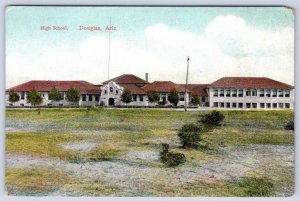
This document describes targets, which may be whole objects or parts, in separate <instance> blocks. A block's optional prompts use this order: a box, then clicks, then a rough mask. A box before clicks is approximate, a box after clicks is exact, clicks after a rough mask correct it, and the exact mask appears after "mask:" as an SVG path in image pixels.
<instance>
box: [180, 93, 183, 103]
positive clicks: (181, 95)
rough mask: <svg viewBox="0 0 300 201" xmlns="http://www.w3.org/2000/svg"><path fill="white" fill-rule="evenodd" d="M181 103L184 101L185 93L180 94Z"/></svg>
mask: <svg viewBox="0 0 300 201" xmlns="http://www.w3.org/2000/svg"><path fill="white" fill-rule="evenodd" d="M179 101H184V94H183V93H180V94H179Z"/></svg>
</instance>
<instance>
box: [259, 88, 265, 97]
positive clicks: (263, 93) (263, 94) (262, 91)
mask: <svg viewBox="0 0 300 201" xmlns="http://www.w3.org/2000/svg"><path fill="white" fill-rule="evenodd" d="M264 96H265V90H264V89H260V90H259V97H264Z"/></svg>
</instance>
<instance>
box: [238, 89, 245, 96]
mask: <svg viewBox="0 0 300 201" xmlns="http://www.w3.org/2000/svg"><path fill="white" fill-rule="evenodd" d="M243 92H244V90H243V89H239V97H243Z"/></svg>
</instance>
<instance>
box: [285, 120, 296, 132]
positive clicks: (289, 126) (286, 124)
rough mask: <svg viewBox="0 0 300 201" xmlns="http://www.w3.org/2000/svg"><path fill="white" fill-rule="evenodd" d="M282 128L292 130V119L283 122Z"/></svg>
mask: <svg viewBox="0 0 300 201" xmlns="http://www.w3.org/2000/svg"><path fill="white" fill-rule="evenodd" d="M284 129H285V130H294V121H293V120H291V121H288V122H286V123H285V124H284Z"/></svg>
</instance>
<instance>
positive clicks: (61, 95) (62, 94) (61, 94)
mask: <svg viewBox="0 0 300 201" xmlns="http://www.w3.org/2000/svg"><path fill="white" fill-rule="evenodd" d="M59 99H60V100H65V98H64V92H59Z"/></svg>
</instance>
